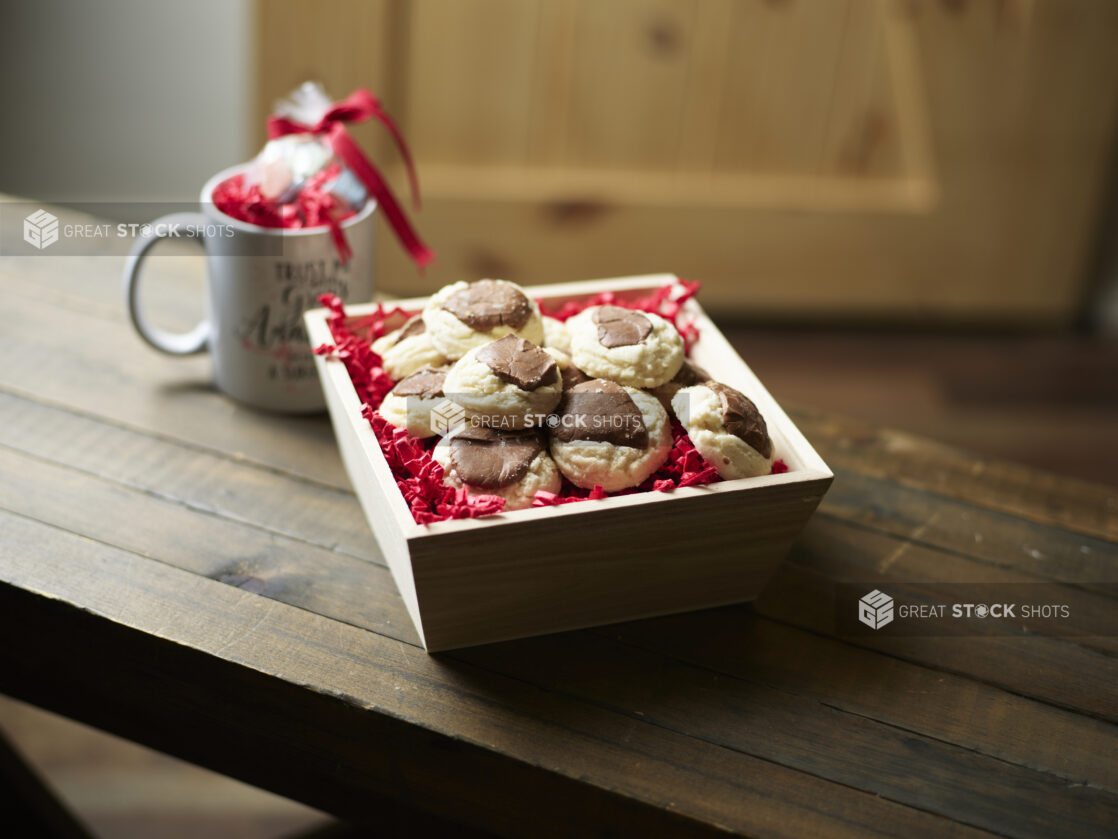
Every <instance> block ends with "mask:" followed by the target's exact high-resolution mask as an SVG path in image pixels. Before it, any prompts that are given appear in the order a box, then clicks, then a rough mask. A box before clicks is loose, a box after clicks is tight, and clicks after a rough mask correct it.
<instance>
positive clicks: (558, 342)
mask: <svg viewBox="0 0 1118 839" xmlns="http://www.w3.org/2000/svg"><path fill="white" fill-rule="evenodd" d="M543 346H544V348H545V349H556V350H561V351H562V352H565V353H566V354H567V355H570V354H571V333H570V332H568V331H567V324H565V323H563V321H561V320H559V319H557V318H553V317H548V316H547V315H544V316H543Z"/></svg>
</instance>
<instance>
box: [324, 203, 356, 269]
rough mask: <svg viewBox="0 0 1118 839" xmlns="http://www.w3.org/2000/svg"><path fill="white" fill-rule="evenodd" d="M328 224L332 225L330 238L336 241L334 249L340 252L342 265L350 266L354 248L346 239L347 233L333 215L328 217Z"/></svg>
mask: <svg viewBox="0 0 1118 839" xmlns="http://www.w3.org/2000/svg"><path fill="white" fill-rule="evenodd" d="M326 223H327V224H328V225H330V238H331V239H333V240H334V247H335V248H337V250H338V258H339V259H340V260H341V261H342V265H348V264H349V260H350V258H351V257H352V256H353V248H351V247H350V245H349V240H348V239H346V237H345V231H344V230H342V226H341V225H340V224H339V223H338V220H337V219H336V218H334V214H333V213H328V214H327V215H326Z"/></svg>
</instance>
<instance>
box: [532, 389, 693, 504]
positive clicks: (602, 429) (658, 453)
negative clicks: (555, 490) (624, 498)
mask: <svg viewBox="0 0 1118 839" xmlns="http://www.w3.org/2000/svg"><path fill="white" fill-rule="evenodd" d="M548 436H549V437H550V439H551V456H552V457H553V458H554V459H555V463H556V465H557V466H558V467H559V471H561V472H562V473H563V474H564V475H565V476H566V477H567V479H568V480H569V481H570V482H571V483H572V484H574V485H575V486H579V487H583V488H585V489H592V488H593V487H594V486H595V485H598V486H601V487H602V489H604V490H605V491H606V492H616V491H617V490H619V489H625V488H626V487H632V486H637V485H639V484H641V483H643V482H644V481H645V479H647V478H648V477H649V476H650V475H651V474H652V473H653V472H655V471H656V470H657V469H659V468H660V467H661V466H663V465H664V461H666V460H667V459H668V453H669V452H670V450H671V444H672V435H671V429H670V427H669V425H668V415H667V413H666V412H665V411H664V409H663V407H661V405H660V403H659V402H657V401H656V398H655V397H654V396H652V395H651V394H649V393H646V392H645V391H643V390H638V389H636V388H632V387H625V386H624V385H619V384H617V383H616V382H609V381H605V380H603V379H591V380H589V381H586V382H582V383H580V384H576V385H574V386H573V387H571V388H570V389H569V390H566V391H564V392H563V398H562V399H561V400H560V401H559V406H558V407H557V408H556V409H555V416H554V417H553V418H552V419H551V420H549V422H548Z"/></svg>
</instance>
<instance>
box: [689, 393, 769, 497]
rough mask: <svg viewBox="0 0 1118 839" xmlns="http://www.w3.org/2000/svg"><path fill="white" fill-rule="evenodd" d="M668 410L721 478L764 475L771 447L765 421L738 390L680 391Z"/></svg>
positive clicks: (751, 402)
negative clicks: (673, 414) (672, 411)
mask: <svg viewBox="0 0 1118 839" xmlns="http://www.w3.org/2000/svg"><path fill="white" fill-rule="evenodd" d="M672 409H673V410H674V412H675V415H676V417H677V418H678V419H679V421H680V422H681V423H682V424H683V427H684V428H685V429H687V436H688V437H690V438H691V442H692V443H694V444H695V448H696V449H697V450H698V452H699V454H701V455H702V456H703V459H704V460H705V461H706V462H707V463H709V464H711V465H712V466H714V468H715V469H717V470H718V474H719V475H721V476H722V477H723V478H727V479H730V478H752V477H756V476H758V475H768V474H769V473H770V472H772V466H773V444H772V439H771V438H770V437H769V432H768V428H767V426H766V425H765V418H764V417H762V416H761V412H760V411H758V410H757V406H756V405H755V404H753V400H752V399H750V398H749V397H748V396H746V395H745V394H744V393H742V392H741V391H740V390H735V389H734V388H732V387H730V386H728V385H724V384H720V383H718V382H703V383H702V384H698V385H693V386H692V387H685V388H682V389H681V390H680V391H679V392H678V393H676V395H675V396H674V397H673V398H672Z"/></svg>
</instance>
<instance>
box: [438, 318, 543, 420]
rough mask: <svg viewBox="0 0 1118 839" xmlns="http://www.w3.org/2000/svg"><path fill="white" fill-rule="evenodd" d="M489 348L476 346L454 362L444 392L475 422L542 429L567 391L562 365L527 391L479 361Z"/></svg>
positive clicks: (444, 385)
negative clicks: (542, 381)
mask: <svg viewBox="0 0 1118 839" xmlns="http://www.w3.org/2000/svg"><path fill="white" fill-rule="evenodd" d="M506 340H508V341H512V340H514V339H512V338H508V339H506ZM490 343H493V342H490ZM488 346H489V345H488V344H486V345H485V346H482V347H475V348H474V349H472V350H470V351H469V352H467V353H466V355H465V356H463V357H462V358H460V359H459V360H458V361H456V362H455V363H454V366H453V367H451V368H450V372H448V373H447V376H446V382H445V383H444V384H443V392H444V393H445V394H446V396H447V398H448V399H450V400H452V401H454V402H456V403H457V404H459V405H461V406H462V407H463V408H465V409H466V415H467V416H468V417H470V418H471V420H475V421H478V422H480V424H482V425H486V426H489V427H492V428H498V429H505V430H511V429H520V428H526V427H536V428H539V427H541V426H542V425H543V421H544V418H545V417H546V416H547V415H548V414H550V413H551V411H552V410H553V409H554V408H555V406H556V404H558V402H559V397H560V395H561V394H562V392H563V381H562V379H561V378H560V376H559V370H558V364H556V366H555V368H554V370H553V371H552V374H550V375H549V376H548V377H547V379H546V380H545V382H544V383H543V384H541V385H540V386H539V387H537V388H535V389H534V390H525V389H523V388H521V387H520V386H519V385H517V384H516V383H515V382H513V381H508V380H506V379H504V378H502V377H500V376H498V375H497V374H496V373H495V372H494V371H493V370H492V369H491V368H490V367H489V365H488V364H486V363H484V362H483V361H481V360H479V359H478V353H480V352H483V351H484V350H485V349H486V347H488Z"/></svg>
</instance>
